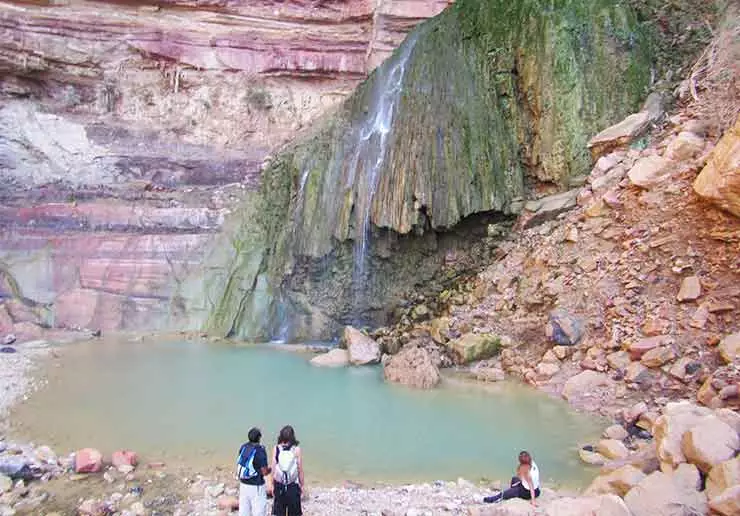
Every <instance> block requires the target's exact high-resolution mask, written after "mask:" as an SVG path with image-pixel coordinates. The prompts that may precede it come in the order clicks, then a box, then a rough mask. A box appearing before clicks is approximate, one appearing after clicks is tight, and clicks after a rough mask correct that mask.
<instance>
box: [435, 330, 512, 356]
mask: <svg viewBox="0 0 740 516" xmlns="http://www.w3.org/2000/svg"><path fill="white" fill-rule="evenodd" d="M505 340H506V338H502V337H500V336H498V335H493V334H490V333H466V334H465V335H463V336H461V337H459V338H457V339H455V340H451V341H450V342H448V343H447V346H449V348H450V349H452V352H453V353H454V354H455V356H456V357H457V359H458V361H459V362H460V363H463V364H467V363H468V362H473V361H474V360H483V359H484V358H490V357H492V356H494V355H496V354H497V353H498V352H499V351H501V347H502V346H503V345H504V344H505Z"/></svg>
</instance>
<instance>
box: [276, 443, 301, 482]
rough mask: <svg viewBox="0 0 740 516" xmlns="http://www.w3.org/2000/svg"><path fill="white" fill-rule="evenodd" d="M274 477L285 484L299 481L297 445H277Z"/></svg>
mask: <svg viewBox="0 0 740 516" xmlns="http://www.w3.org/2000/svg"><path fill="white" fill-rule="evenodd" d="M275 453H276V457H275V459H276V460H275V471H274V472H273V479H274V480H275V482H279V483H281V484H283V485H286V486H287V485H288V484H295V483H296V482H298V457H297V455H296V447H295V446H288V447H285V446H282V445H278V446H277V451H276V452H275Z"/></svg>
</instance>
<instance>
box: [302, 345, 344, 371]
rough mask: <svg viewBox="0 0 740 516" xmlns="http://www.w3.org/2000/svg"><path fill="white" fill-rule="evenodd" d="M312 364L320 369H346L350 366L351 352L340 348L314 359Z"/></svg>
mask: <svg viewBox="0 0 740 516" xmlns="http://www.w3.org/2000/svg"><path fill="white" fill-rule="evenodd" d="M311 364H312V365H315V366H319V367H344V366H346V365H347V364H349V351H347V350H346V349H339V348H334V349H331V350H329V351H327V352H326V353H321V354H320V355H316V356H315V357H313V358H312V359H311Z"/></svg>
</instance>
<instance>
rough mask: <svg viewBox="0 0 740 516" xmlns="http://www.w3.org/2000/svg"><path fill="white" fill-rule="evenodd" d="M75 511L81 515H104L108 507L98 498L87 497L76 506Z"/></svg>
mask: <svg viewBox="0 0 740 516" xmlns="http://www.w3.org/2000/svg"><path fill="white" fill-rule="evenodd" d="M77 512H79V513H80V515H81V516H105V514H106V513H107V512H108V508H107V507H106V506H105V504H104V503H103V502H101V501H100V500H93V499H88V500H85V501H84V502H82V503H81V504H80V506H79V507H78V508H77Z"/></svg>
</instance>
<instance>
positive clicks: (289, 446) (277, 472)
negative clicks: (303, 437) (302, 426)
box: [272, 425, 305, 516]
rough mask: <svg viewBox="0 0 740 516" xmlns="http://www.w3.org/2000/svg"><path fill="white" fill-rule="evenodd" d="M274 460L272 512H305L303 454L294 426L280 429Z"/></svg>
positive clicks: (279, 515) (285, 515)
mask: <svg viewBox="0 0 740 516" xmlns="http://www.w3.org/2000/svg"><path fill="white" fill-rule="evenodd" d="M272 460H273V467H272V481H273V482H272V484H273V487H272V489H273V491H272V496H273V506H272V514H273V515H274V516H301V515H302V514H303V511H302V510H301V493H302V491H303V488H304V486H305V484H304V479H303V455H302V454H301V448H300V447H299V446H298V440H297V439H296V438H295V431H294V430H293V427H292V426H290V425H288V426H284V427H283V429H282V430H280V435H278V440H277V446H275V449H274V450H273V453H272Z"/></svg>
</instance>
